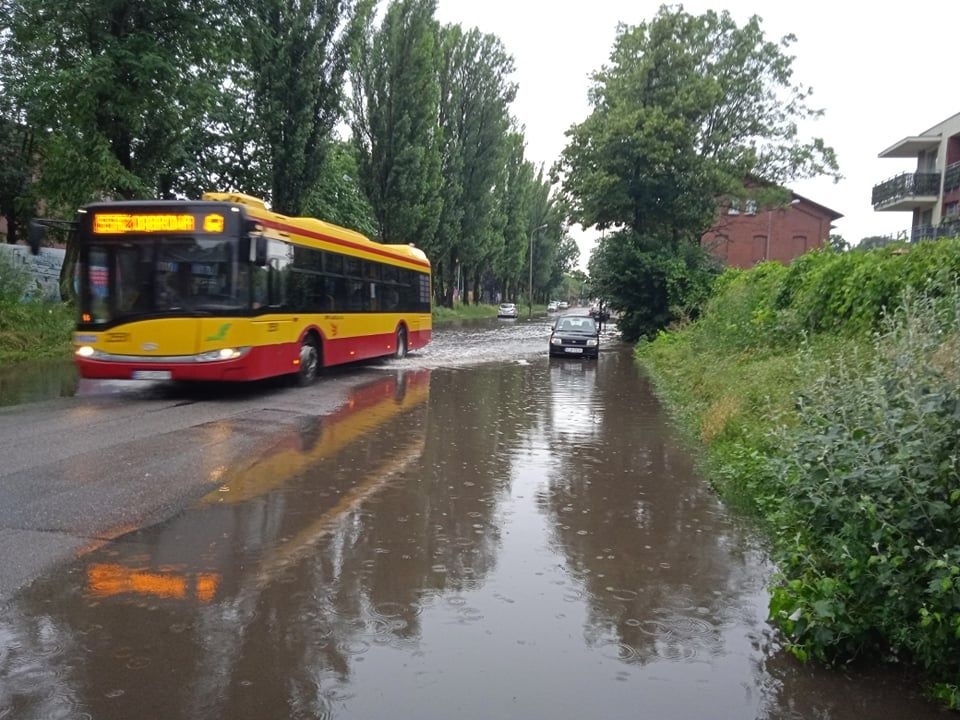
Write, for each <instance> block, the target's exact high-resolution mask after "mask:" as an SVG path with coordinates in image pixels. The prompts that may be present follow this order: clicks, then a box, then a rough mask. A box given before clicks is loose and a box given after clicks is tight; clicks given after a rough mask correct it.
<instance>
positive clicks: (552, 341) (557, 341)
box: [550, 337, 562, 345]
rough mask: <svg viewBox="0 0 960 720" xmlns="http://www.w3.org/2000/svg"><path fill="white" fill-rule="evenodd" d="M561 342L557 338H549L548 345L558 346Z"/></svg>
mask: <svg viewBox="0 0 960 720" xmlns="http://www.w3.org/2000/svg"><path fill="white" fill-rule="evenodd" d="M561 342H562V341H561V340H560V338H558V337H552V338H550V344H551V345H559V344H560V343H561Z"/></svg>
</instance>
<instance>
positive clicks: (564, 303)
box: [560, 300, 570, 310]
mask: <svg viewBox="0 0 960 720" xmlns="http://www.w3.org/2000/svg"><path fill="white" fill-rule="evenodd" d="M568 307H570V303H568V302H567V301H566V300H561V301H560V309H561V310H566V309H567V308H568Z"/></svg>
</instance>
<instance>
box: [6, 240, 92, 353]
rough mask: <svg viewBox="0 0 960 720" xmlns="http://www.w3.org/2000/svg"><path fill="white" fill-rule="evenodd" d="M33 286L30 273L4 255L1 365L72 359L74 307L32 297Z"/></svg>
mask: <svg viewBox="0 0 960 720" xmlns="http://www.w3.org/2000/svg"><path fill="white" fill-rule="evenodd" d="M33 283H34V280H33V278H32V276H31V275H30V273H29V272H27V271H26V270H24V269H23V267H22V266H20V265H19V264H17V263H15V262H14V261H13V260H12V259H11V258H10V257H9V256H8V255H7V254H6V253H0V362H11V361H18V360H34V359H38V358H68V357H69V356H70V349H71V343H70V330H71V328H72V327H73V323H74V319H75V318H74V312H73V308H72V307H71V306H69V305H66V304H64V303H49V302H43V301H42V300H40V299H36V298H33V297H31V293H30V290H31V286H32V284H33ZM38 295H39V293H38Z"/></svg>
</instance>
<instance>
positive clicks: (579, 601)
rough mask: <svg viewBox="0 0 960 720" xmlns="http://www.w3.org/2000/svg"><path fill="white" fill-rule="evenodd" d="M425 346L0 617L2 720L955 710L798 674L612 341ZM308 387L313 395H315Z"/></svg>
mask: <svg viewBox="0 0 960 720" xmlns="http://www.w3.org/2000/svg"><path fill="white" fill-rule="evenodd" d="M545 338H546V332H545V325H544V324H543V323H539V324H538V323H528V324H524V323H518V324H510V323H503V324H498V325H490V326H484V328H483V329H480V330H476V329H475V330H470V329H462V330H456V331H449V332H447V333H438V337H437V340H436V342H435V343H434V344H433V345H431V346H430V348H429V352H427V351H424V352H422V353H420V354H418V355H416V356H411V357H408V358H407V359H406V360H404V361H402V362H390V363H383V364H382V365H375V366H373V367H367V368H364V369H363V370H362V371H358V372H357V381H356V383H355V384H354V386H353V387H352V388H351V389H350V390H349V392H348V393H347V396H346V398H347V399H346V401H345V402H344V403H342V404H341V405H340V406H339V407H338V408H337V409H336V410H334V411H333V412H331V413H327V414H325V415H321V416H311V415H309V414H306V413H304V414H303V415H302V416H300V418H299V419H298V420H297V421H296V422H287V423H285V424H284V425H283V426H282V428H281V431H280V432H277V433H275V434H272V435H267V434H264V435H262V436H260V437H257V438H256V439H255V442H254V444H255V447H253V448H252V449H250V451H249V452H247V453H246V454H245V456H244V458H245V459H244V460H243V461H239V462H232V463H231V464H229V465H227V466H224V467H223V468H222V469H221V470H220V474H219V475H218V476H217V477H218V483H217V484H216V485H215V486H213V488H212V491H211V492H210V493H209V494H207V495H206V496H205V497H203V498H201V499H200V500H199V501H197V502H196V503H194V504H192V505H190V506H189V507H188V508H187V509H185V510H184V511H182V512H180V513H179V514H177V515H176V516H175V517H173V518H171V519H168V520H166V521H164V522H161V523H159V524H156V525H153V526H151V527H145V528H143V529H140V530H136V531H133V532H130V533H127V534H125V535H123V536H122V537H120V538H119V539H117V540H115V541H113V542H104V543H102V544H99V545H98V546H94V547H91V548H88V549H86V551H85V552H84V554H82V555H80V556H79V557H78V558H77V559H76V560H74V561H71V562H69V563H67V564H66V565H65V566H64V567H63V568H62V569H61V570H59V571H58V572H56V573H55V574H52V575H49V576H44V577H41V578H40V579H38V580H36V581H35V582H34V583H33V584H32V585H30V586H29V587H28V588H26V589H24V590H22V591H20V592H19V593H17V594H16V595H15V596H14V597H13V598H11V599H10V600H9V601H8V602H7V603H6V604H5V605H2V606H0V719H3V720H6V719H7V718H17V719H18V720H19V719H21V718H23V719H32V718H37V719H38V720H39V719H41V718H42V719H43V720H51V719H54V718H64V719H66V718H69V719H71V720H72V719H74V718H91V719H93V720H101V719H103V720H107V719H110V720H113V719H120V718H146V719H150V718H157V719H158V720H159V719H160V718H163V719H174V718H251V719H253V718H263V719H267V718H270V719H274V718H384V717H398V718H418V719H419V718H426V719H432V718H436V719H437V720H440V719H444V720H446V719H449V718H581V717H598V718H606V717H611V718H613V717H617V718H651V719H661V718H670V719H673V718H676V719H684V718H690V719H694V718H696V719H698V720H700V719H702V718H723V719H741V718H742V719H745V720H747V719H754V718H770V719H773V718H777V719H779V718H789V719H793V718H797V719H799V718H811V719H812V718H830V719H831V720H848V719H849V720H853V719H854V718H857V719H860V718H874V717H876V718H911V719H919V720H924V719H925V718H935V717H936V718H939V717H948V714H946V713H941V712H940V711H938V710H937V709H936V708H934V707H933V706H932V705H930V704H928V703H927V702H926V701H925V700H923V699H922V698H921V697H919V696H918V693H917V691H916V690H915V686H914V684H913V683H912V682H911V681H910V680H909V679H907V678H903V677H902V676H901V675H899V674H890V675H881V674H877V673H872V674H871V673H868V674H865V675H858V674H855V673H844V672H828V671H824V670H818V669H817V668H815V667H812V666H801V665H799V664H797V663H796V662H794V661H793V660H792V659H791V658H790V657H789V656H788V655H786V654H785V653H784V652H783V651H782V650H781V648H780V646H779V644H778V641H777V638H776V634H775V633H774V632H773V631H772V630H771V628H769V626H768V625H767V624H766V622H765V616H766V606H767V599H768V597H767V593H766V591H765V589H764V588H765V584H766V582H767V580H768V577H769V575H770V573H771V572H772V569H771V568H770V566H769V564H768V563H767V561H766V560H765V556H764V553H763V551H762V548H761V547H760V546H759V544H758V543H757V541H756V540H755V539H754V538H753V537H752V536H751V534H750V532H749V530H748V529H747V528H744V527H742V526H741V525H740V524H739V523H738V522H737V520H736V518H735V517H733V516H731V514H730V513H729V512H728V511H727V510H726V509H725V508H724V507H723V506H722V505H721V504H720V503H719V502H718V501H717V499H716V498H715V497H714V495H713V494H712V492H710V490H709V489H708V487H707V486H706V484H705V483H704V481H703V480H702V479H701V478H700V477H699V476H698V475H697V474H696V472H695V470H694V467H693V459H692V457H691V456H690V453H689V452H688V451H687V450H686V449H685V448H684V447H683V446H682V445H681V444H680V442H679V441H678V439H677V438H676V437H675V435H674V433H673V432H672V431H671V429H670V428H669V426H668V425H667V422H666V418H665V417H664V414H663V412H662V410H661V409H660V407H659V405H658V404H657V402H656V400H655V399H654V397H653V396H652V394H651V391H650V388H649V386H648V385H647V383H646V381H645V379H644V378H643V376H642V373H640V372H639V370H638V369H637V368H636V366H635V364H634V363H633V360H632V357H631V354H630V350H629V348H627V347H619V346H617V345H616V344H615V343H612V342H607V344H606V346H605V348H604V351H603V352H602V353H601V356H600V359H599V361H596V362H594V361H580V360H566V359H561V360H549V359H548V358H547V357H546V339H545ZM323 382H324V381H321V385H322V383H323Z"/></svg>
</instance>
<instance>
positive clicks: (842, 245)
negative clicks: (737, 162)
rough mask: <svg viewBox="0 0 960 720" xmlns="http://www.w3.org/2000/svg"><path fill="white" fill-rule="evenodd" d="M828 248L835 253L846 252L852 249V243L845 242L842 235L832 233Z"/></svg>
mask: <svg viewBox="0 0 960 720" xmlns="http://www.w3.org/2000/svg"><path fill="white" fill-rule="evenodd" d="M827 246H828V247H829V248H830V249H831V250H833V251H834V252H846V251H847V250H849V249H850V243H848V242H847V241H846V240H844V239H843V236H842V235H839V234H837V233H830V237H829V239H828V240H827Z"/></svg>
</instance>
